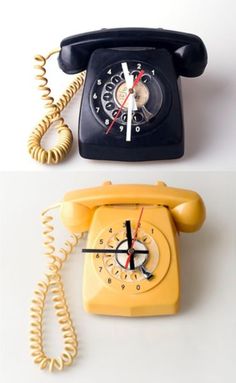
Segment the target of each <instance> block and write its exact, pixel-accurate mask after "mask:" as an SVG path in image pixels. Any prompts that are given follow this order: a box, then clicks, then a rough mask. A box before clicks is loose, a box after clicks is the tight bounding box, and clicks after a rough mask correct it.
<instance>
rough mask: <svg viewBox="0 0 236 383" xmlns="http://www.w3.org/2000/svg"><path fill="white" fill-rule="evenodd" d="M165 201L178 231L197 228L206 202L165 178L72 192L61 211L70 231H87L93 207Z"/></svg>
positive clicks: (153, 203)
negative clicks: (159, 180)
mask: <svg viewBox="0 0 236 383" xmlns="http://www.w3.org/2000/svg"><path fill="white" fill-rule="evenodd" d="M118 204H124V205H125V204H127V205H128V204H140V205H163V206H166V207H168V208H169V210H170V212H171V214H172V216H173V218H174V221H175V224H176V227H177V229H178V231H183V232H192V231H195V230H198V229H199V228H200V227H201V225H202V223H203V222H204V219H205V206H204V203H203V201H202V199H201V197H200V196H199V195H198V194H197V193H196V192H194V191H190V190H184V189H176V188H172V187H168V186H166V184H165V183H163V182H158V183H157V184H156V185H112V184H111V183H110V182H106V183H104V184H103V185H102V186H99V187H95V188H90V189H83V190H76V191H72V192H69V193H67V194H66V195H65V197H64V202H63V203H62V205H61V209H60V215H61V219H62V222H63V223H64V225H65V226H66V227H67V228H68V230H69V231H71V232H74V233H76V232H81V231H88V229H89V226H90V222H91V220H92V217H93V213H94V209H96V207H98V206H102V205H118Z"/></svg>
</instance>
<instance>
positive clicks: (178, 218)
mask: <svg viewBox="0 0 236 383" xmlns="http://www.w3.org/2000/svg"><path fill="white" fill-rule="evenodd" d="M171 213H172V216H173V218H174V221H175V225H176V227H177V229H178V231H182V232H186V233H190V232H193V231H197V230H198V229H200V227H201V226H202V224H203V222H204V221H205V217H206V209H205V206H204V203H203V200H202V199H201V197H200V196H197V198H196V199H194V200H192V201H187V202H183V203H180V204H178V205H177V206H175V207H174V208H172V209H171Z"/></svg>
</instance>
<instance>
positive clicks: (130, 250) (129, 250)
mask: <svg viewBox="0 0 236 383" xmlns="http://www.w3.org/2000/svg"><path fill="white" fill-rule="evenodd" d="M143 210H144V208H143V207H142V209H141V212H140V215H139V219H138V223H137V226H136V229H135V233H134V237H133V240H132V243H131V247H130V248H129V249H128V258H127V260H126V263H125V268H126V269H127V268H128V266H129V263H130V259H131V258H132V256H133V252H134V249H133V247H134V244H135V241H136V239H137V235H138V228H139V225H140V222H141V218H142V215H143ZM135 252H136V251H135Z"/></svg>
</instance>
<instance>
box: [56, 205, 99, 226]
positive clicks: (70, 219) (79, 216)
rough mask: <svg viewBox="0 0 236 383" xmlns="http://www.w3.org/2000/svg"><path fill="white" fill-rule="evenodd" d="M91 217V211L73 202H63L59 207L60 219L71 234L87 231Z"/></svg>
mask: <svg viewBox="0 0 236 383" xmlns="http://www.w3.org/2000/svg"><path fill="white" fill-rule="evenodd" d="M92 216H93V209H90V208H89V207H86V206H84V205H81V204H80V203H78V202H75V201H66V202H63V203H62V205H61V207H60V218H61V220H62V222H63V224H64V225H65V226H66V228H67V229H68V230H69V231H70V232H72V233H79V232H85V231H88V229H89V226H90V223H91V220H92Z"/></svg>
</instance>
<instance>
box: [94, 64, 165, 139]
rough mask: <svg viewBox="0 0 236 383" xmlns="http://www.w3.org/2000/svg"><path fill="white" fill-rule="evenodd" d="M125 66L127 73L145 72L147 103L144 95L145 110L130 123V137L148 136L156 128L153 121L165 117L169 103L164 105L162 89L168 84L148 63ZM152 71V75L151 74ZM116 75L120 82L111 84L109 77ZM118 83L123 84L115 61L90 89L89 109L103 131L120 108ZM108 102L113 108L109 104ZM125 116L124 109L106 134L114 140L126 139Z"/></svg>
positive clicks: (118, 66)
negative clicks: (128, 70)
mask: <svg viewBox="0 0 236 383" xmlns="http://www.w3.org/2000/svg"><path fill="white" fill-rule="evenodd" d="M123 61H124V60H123ZM128 65H129V67H130V73H133V74H134V75H135V73H139V71H140V70H141V68H142V69H144V71H145V76H144V82H143V85H144V86H145V88H143V89H147V90H148V92H149V97H148V100H147V97H146V95H144V98H145V101H146V103H145V102H142V104H143V107H144V109H142V108H141V109H138V110H137V112H138V115H137V116H136V118H134V119H133V120H132V126H134V129H133V131H132V136H134V137H136V136H137V137H139V136H140V135H143V134H147V133H151V130H152V129H154V128H156V127H157V122H156V120H157V119H158V121H159V120H161V119H162V118H163V117H164V116H165V115H166V114H167V112H168V110H169V101H168V105H167V104H166V91H165V89H166V88H169V85H168V84H167V83H166V79H165V78H164V77H163V75H162V74H161V73H160V72H159V71H158V69H157V68H154V67H153V66H152V65H150V64H149V63H147V62H142V61H141V62H139V63H138V62H137V61H134V60H129V61H128ZM132 65H133V67H132ZM138 65H141V67H138ZM137 67H138V68H140V69H139V71H137ZM152 72H153V73H154V74H152ZM108 73H109V74H108ZM116 75H118V77H119V78H120V83H112V78H114V77H115V78H116ZM148 79H150V80H148ZM121 83H124V79H123V76H122V68H121V62H116V63H114V64H111V65H110V66H109V67H106V68H105V69H104V71H103V72H101V73H100V75H99V77H97V79H96V81H95V82H94V83H93V86H92V88H91V92H90V107H91V110H92V112H93V115H94V116H95V118H96V119H97V120H98V122H99V123H100V124H101V125H102V126H103V128H104V129H105V130H104V131H106V128H107V127H108V126H109V125H110V123H111V122H112V120H113V119H114V117H115V115H116V113H117V111H118V109H119V106H120V104H119V103H118V102H117V100H116V97H115V94H116V91H117V88H118V87H119V86H120V84H121ZM107 87H108V88H107ZM109 87H110V88H109ZM111 103H112V104H113V105H110V104H111ZM144 104H145V105H144ZM107 107H108V108H107ZM106 108H107V109H106ZM125 113H126V110H125V109H124V111H123V112H122V113H121V115H120V116H119V118H118V119H117V121H116V122H115V124H114V127H113V129H112V131H111V133H109V134H111V135H112V136H116V137H117V138H123V137H124V136H125V131H126V120H125V116H124V115H125ZM134 114H135V113H134ZM141 117H142V118H141Z"/></svg>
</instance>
